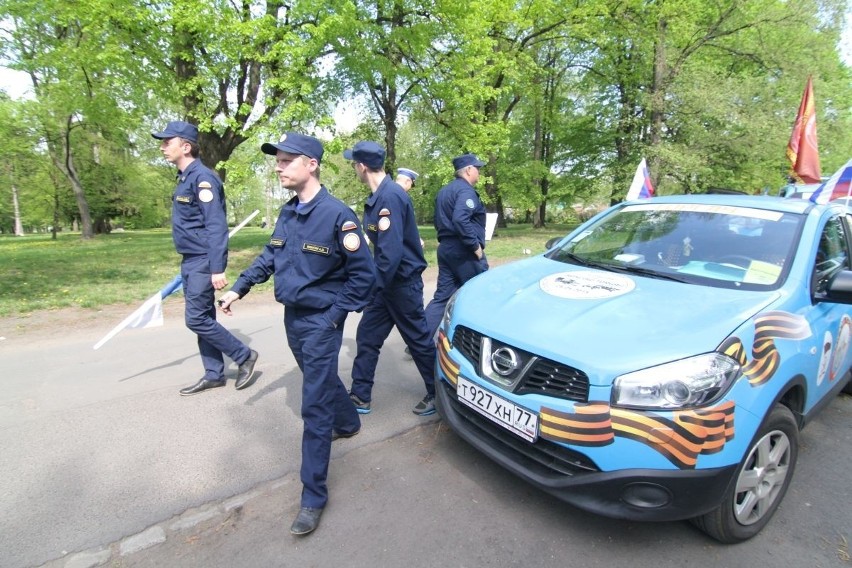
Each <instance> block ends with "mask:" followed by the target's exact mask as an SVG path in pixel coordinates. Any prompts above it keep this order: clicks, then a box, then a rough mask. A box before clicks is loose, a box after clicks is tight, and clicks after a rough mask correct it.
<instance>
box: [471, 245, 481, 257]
mask: <svg viewBox="0 0 852 568" xmlns="http://www.w3.org/2000/svg"><path fill="white" fill-rule="evenodd" d="M473 254H475V255H476V258H477V260H482V247H481V246H478V247H476V250H475V251H473Z"/></svg>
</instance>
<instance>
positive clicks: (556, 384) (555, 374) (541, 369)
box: [515, 359, 589, 402]
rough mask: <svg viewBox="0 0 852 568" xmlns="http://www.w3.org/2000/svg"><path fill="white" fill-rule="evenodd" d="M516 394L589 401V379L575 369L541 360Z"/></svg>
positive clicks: (531, 370) (519, 386) (516, 390)
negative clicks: (533, 394)
mask: <svg viewBox="0 0 852 568" xmlns="http://www.w3.org/2000/svg"><path fill="white" fill-rule="evenodd" d="M515 393H516V394H529V393H536V394H545V395H548V396H554V397H557V398H564V399H566V400H576V401H580V402H586V401H588V400H589V377H587V376H586V373H584V372H582V371H579V370H577V369H575V368H573V367H568V366H566V365H560V364H559V363H554V362H553V361H548V360H547V359H539V360H538V361H536V363H535V365H533V368H532V369H530V370H529V372H528V373H527V375H526V377H524V380H523V381H522V382H521V384H520V385H518V388H516V389H515Z"/></svg>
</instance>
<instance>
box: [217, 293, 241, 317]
mask: <svg viewBox="0 0 852 568" xmlns="http://www.w3.org/2000/svg"><path fill="white" fill-rule="evenodd" d="M239 299H240V295H239V294H237V293H236V292H234V291H233V290H229V291H228V292H225V293H224V294H222V297H221V298H219V301H218V302H216V304H217V305H218V306H219V310H220V311H221V312H222V313H223V314H226V315H229V316H230V315H233V314H232V313H231V304H233V303H234V302H236V301H237V300H239Z"/></svg>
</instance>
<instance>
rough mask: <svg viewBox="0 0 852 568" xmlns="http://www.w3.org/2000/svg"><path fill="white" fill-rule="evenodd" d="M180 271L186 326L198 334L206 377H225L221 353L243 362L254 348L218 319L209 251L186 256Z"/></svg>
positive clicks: (218, 379) (199, 349)
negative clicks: (208, 256) (207, 253)
mask: <svg viewBox="0 0 852 568" xmlns="http://www.w3.org/2000/svg"><path fill="white" fill-rule="evenodd" d="M180 275H181V278H182V279H183V295H184V299H185V302H186V307H185V311H184V319H185V321H186V327H187V328H189V329H190V331H192V332H193V333H195V334H196V335H197V336H198V352H199V353H200V354H201V363H202V364H203V365H204V378H205V379H207V380H208V381H224V380H225V362H224V358H223V357H222V354H223V353H224V354H225V355H227V356H228V357H230V358H231V359H232V360H233V361H234V362H236V363H237V364H240V363H244V362H245V360H246V359H248V357H249V355H250V354H251V350H250V349H249V348H248V346H247V345H246V344H245V343H243V342H242V341H240V340H239V339H237V338H236V337H234V335H233V334H232V333H231V332H230V331H228V330H227V329H225V328H224V327H223V326H222V324H220V323H219V322H217V321H216V306H215V305H214V300H215V290H214V289H213V282H212V281H211V273H210V263H209V262H208V261H207V255H206V254H199V255H186V256H184V257H183V261H182V262H181V264H180Z"/></svg>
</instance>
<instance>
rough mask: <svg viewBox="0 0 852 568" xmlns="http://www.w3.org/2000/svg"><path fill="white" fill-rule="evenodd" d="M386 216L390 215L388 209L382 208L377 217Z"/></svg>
mask: <svg viewBox="0 0 852 568" xmlns="http://www.w3.org/2000/svg"><path fill="white" fill-rule="evenodd" d="M387 215H390V209H388V208H387V207H382V209H381V211H379V217H385V216H387Z"/></svg>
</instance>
